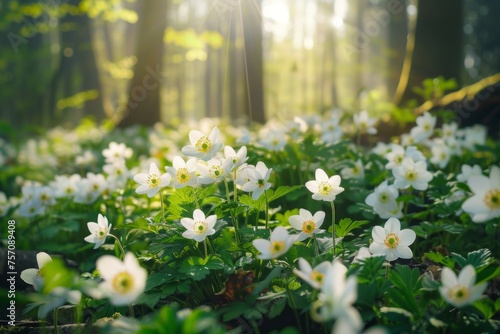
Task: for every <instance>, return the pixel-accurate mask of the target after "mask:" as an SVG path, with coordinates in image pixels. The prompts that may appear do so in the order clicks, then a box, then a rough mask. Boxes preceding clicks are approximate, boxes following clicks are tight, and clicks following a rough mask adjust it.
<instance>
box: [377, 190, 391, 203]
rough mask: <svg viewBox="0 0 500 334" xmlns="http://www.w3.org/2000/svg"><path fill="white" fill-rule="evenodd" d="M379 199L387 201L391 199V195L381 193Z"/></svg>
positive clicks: (383, 201)
mask: <svg viewBox="0 0 500 334" xmlns="http://www.w3.org/2000/svg"><path fill="white" fill-rule="evenodd" d="M378 200H379V201H380V202H382V203H386V202H387V201H388V200H389V195H387V193H385V192H384V193H380V194H379V195H378Z"/></svg>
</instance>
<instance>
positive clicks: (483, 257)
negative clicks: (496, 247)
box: [467, 248, 492, 268]
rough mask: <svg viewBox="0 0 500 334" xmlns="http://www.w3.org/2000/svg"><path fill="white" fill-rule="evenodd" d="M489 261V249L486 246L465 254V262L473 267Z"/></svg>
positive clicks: (486, 263)
mask: <svg viewBox="0 0 500 334" xmlns="http://www.w3.org/2000/svg"><path fill="white" fill-rule="evenodd" d="M491 261H492V258H491V251H490V250H489V249H487V248H482V249H478V250H475V251H472V252H470V253H469V254H467V262H469V263H470V264H472V265H473V266H474V267H475V268H480V267H482V266H485V265H488V264H489V263H491Z"/></svg>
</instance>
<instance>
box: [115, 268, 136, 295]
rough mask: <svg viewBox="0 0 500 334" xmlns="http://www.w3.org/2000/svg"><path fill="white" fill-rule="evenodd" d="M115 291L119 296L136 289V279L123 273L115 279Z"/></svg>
mask: <svg viewBox="0 0 500 334" xmlns="http://www.w3.org/2000/svg"><path fill="white" fill-rule="evenodd" d="M111 284H112V286H113V289H114V290H115V291H116V292H117V293H119V294H126V293H127V292H129V291H130V290H131V289H132V288H133V287H134V278H133V277H132V275H130V274H129V273H128V272H126V271H122V272H121V273H119V274H118V275H116V276H115V277H114V278H113V282H112V283H111Z"/></svg>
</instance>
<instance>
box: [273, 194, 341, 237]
mask: <svg viewBox="0 0 500 334" xmlns="http://www.w3.org/2000/svg"><path fill="white" fill-rule="evenodd" d="M264 194H265V195H266V212H265V215H266V230H267V225H268V223H269V199H268V197H267V191H264ZM332 203H333V202H332Z"/></svg>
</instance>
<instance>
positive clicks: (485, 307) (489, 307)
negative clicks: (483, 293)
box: [472, 298, 496, 319]
mask: <svg viewBox="0 0 500 334" xmlns="http://www.w3.org/2000/svg"><path fill="white" fill-rule="evenodd" d="M472 305H473V306H474V307H475V308H477V309H478V310H479V311H480V312H481V313H482V314H483V316H484V317H485V318H486V319H491V317H493V316H494V315H495V313H496V311H495V303H494V302H493V300H491V299H489V298H482V299H479V300H476V301H475V302H474V303H473V304H472Z"/></svg>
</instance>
